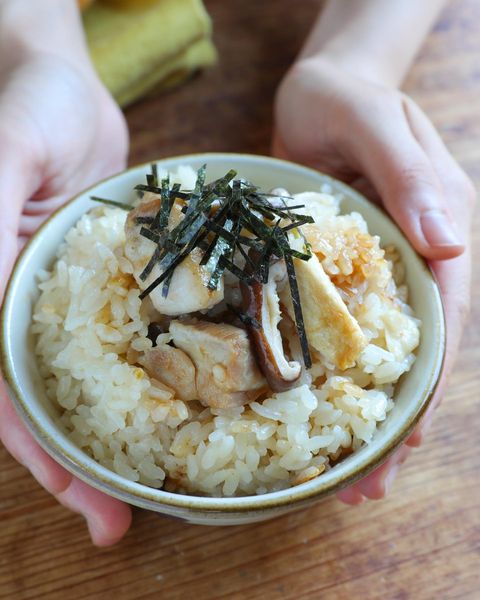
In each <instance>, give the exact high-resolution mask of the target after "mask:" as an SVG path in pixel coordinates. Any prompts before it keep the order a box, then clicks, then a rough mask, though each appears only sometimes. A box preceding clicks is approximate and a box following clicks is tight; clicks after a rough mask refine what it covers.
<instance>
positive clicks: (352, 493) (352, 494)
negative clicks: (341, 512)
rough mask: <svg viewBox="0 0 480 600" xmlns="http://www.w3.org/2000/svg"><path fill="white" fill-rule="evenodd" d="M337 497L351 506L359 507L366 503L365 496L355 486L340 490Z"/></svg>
mask: <svg viewBox="0 0 480 600" xmlns="http://www.w3.org/2000/svg"><path fill="white" fill-rule="evenodd" d="M336 496H337V499H338V500H340V502H343V503H344V504H348V505H349V506H358V505H359V504H362V503H363V502H365V496H363V495H362V494H361V493H360V491H359V490H357V489H356V488H355V487H354V486H350V487H348V488H345V489H344V490H340V491H339V492H337V494H336Z"/></svg>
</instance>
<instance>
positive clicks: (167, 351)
mask: <svg viewBox="0 0 480 600" xmlns="http://www.w3.org/2000/svg"><path fill="white" fill-rule="evenodd" d="M142 365H143V366H144V367H145V369H146V371H147V373H148V375H149V376H150V377H152V378H154V379H157V380H158V381H160V382H161V383H163V384H165V385H167V386H168V387H169V388H172V390H173V391H174V392H175V394H176V397H177V398H179V399H180V400H184V401H188V400H196V399H197V398H198V394H197V388H196V385H195V366H194V364H193V362H192V361H191V360H190V358H189V357H188V356H187V355H186V354H185V352H182V351H181V350H179V349H178V348H174V347H173V346H169V345H168V344H163V345H161V346H155V348H152V349H151V350H149V351H148V352H146V353H145V356H144V358H143V360H142Z"/></svg>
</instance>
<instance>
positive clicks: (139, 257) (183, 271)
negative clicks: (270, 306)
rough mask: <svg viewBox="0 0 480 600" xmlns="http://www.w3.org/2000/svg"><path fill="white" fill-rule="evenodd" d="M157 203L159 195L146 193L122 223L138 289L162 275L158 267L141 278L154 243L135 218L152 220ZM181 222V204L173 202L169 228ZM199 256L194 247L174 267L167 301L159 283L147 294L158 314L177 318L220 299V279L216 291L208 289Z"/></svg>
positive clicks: (145, 286)
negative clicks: (144, 233)
mask: <svg viewBox="0 0 480 600" xmlns="http://www.w3.org/2000/svg"><path fill="white" fill-rule="evenodd" d="M160 203H161V200H160V198H159V197H158V196H156V195H154V194H145V196H144V198H143V199H142V202H141V203H140V204H139V205H138V206H137V207H136V208H135V209H133V210H132V211H130V213H129V215H128V217H127V221H126V223H125V235H126V242H125V256H126V257H127V258H128V259H129V260H130V262H131V263H132V265H133V276H134V277H135V280H136V282H137V284H138V286H139V287H140V289H141V290H145V289H146V288H147V287H148V286H149V285H150V284H151V283H153V282H154V281H155V279H157V278H158V277H159V276H160V275H161V273H162V272H161V270H160V268H159V267H158V264H157V265H155V266H154V267H153V269H152V272H151V273H150V274H149V276H148V277H147V278H146V279H145V281H142V280H141V279H140V275H141V273H142V272H143V270H144V269H145V267H146V266H147V264H148V262H149V260H150V258H151V257H152V255H153V253H154V252H155V249H156V244H155V243H154V242H152V241H151V240H149V239H147V238H146V237H144V236H143V235H140V229H141V228H142V225H141V224H138V223H137V218H138V217H154V216H155V215H156V214H157V212H158V210H159V208H160ZM181 219H183V214H182V212H181V205H180V203H179V202H178V201H176V203H175V204H174V205H173V207H172V211H171V213H170V217H169V222H168V227H169V229H170V230H171V229H173V228H174V227H175V226H176V225H177V224H178V223H179V222H180V221H181ZM202 256H203V253H202V251H201V250H200V249H199V248H195V249H194V250H193V251H192V252H191V253H190V255H189V256H187V257H186V258H185V260H184V261H182V262H181V263H180V264H179V265H178V266H177V268H176V269H175V271H174V273H173V277H172V280H171V283H170V289H169V292H168V295H167V297H166V298H164V297H163V296H162V288H163V286H162V285H161V284H160V285H159V286H158V287H157V288H155V289H154V290H153V291H152V292H150V294H149V297H150V299H151V301H152V304H153V306H154V307H155V309H156V310H157V311H158V312H160V313H161V314H164V315H170V316H178V315H181V314H186V313H191V312H195V311H198V310H208V309H210V308H212V307H213V306H215V305H216V304H218V303H219V302H221V300H223V281H222V280H221V281H220V282H219V285H218V288H217V289H216V290H210V289H208V287H207V284H208V282H209V279H210V274H209V273H208V271H207V270H206V269H205V267H204V266H202V265H200V261H201V260H202Z"/></svg>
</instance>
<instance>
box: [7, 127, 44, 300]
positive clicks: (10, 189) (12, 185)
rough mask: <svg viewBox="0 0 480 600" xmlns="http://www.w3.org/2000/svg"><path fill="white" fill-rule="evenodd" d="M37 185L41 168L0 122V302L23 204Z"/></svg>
mask: <svg viewBox="0 0 480 600" xmlns="http://www.w3.org/2000/svg"><path fill="white" fill-rule="evenodd" d="M26 173H27V174H28V175H25V174H26ZM37 186H38V169H37V168H36V167H35V166H34V164H33V161H32V160H31V159H30V158H29V157H28V152H27V151H26V150H25V149H24V148H23V147H21V146H17V145H16V143H15V141H13V140H12V139H11V137H10V136H8V135H6V134H5V133H4V132H3V131H2V127H1V123H0V232H1V235H0V302H1V300H2V298H3V293H4V290H5V286H6V282H7V279H8V276H9V275H10V271H11V269H12V266H13V263H14V261H15V258H16V256H17V233H18V226H19V220H20V214H21V212H22V206H23V204H24V202H25V200H26V199H27V198H29V197H30V196H32V195H33V194H34V192H35V190H36V187H37Z"/></svg>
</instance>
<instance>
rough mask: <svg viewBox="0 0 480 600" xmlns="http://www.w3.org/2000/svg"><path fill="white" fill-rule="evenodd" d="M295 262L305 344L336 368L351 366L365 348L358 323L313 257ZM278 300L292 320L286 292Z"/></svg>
mask: <svg viewBox="0 0 480 600" xmlns="http://www.w3.org/2000/svg"><path fill="white" fill-rule="evenodd" d="M294 261H295V272H296V274H297V282H298V290H299V294H300V302H301V305H302V314H303V320H304V323H305V331H306V334H307V339H308V343H309V344H310V345H311V346H312V347H313V348H314V349H315V350H317V351H318V352H320V354H321V355H322V356H323V357H324V358H325V359H326V360H327V361H328V362H329V363H332V364H334V365H335V366H336V367H338V368H339V369H347V368H349V367H352V366H353V365H354V364H355V361H356V359H357V358H358V356H359V354H360V353H361V351H362V350H363V349H364V348H365V346H366V345H367V339H366V337H365V335H364V334H363V332H362V330H361V328H360V326H359V324H358V323H357V321H356V320H355V319H354V318H353V317H352V315H351V314H350V313H349V312H348V309H347V307H346V305H345V303H344V302H343V300H342V299H341V297H340V294H339V293H338V290H337V289H336V287H335V286H334V285H333V283H332V282H331V281H330V279H329V277H328V275H327V274H326V273H325V271H324V270H323V267H322V265H321V263H320V261H319V260H318V258H317V257H316V256H315V255H313V256H312V257H311V258H310V260H308V261H304V260H299V259H294ZM281 301H282V303H283V304H284V305H285V307H286V309H287V311H288V314H289V315H290V317H291V318H292V319H294V318H295V317H294V310H293V304H292V299H291V296H290V292H289V291H284V292H283V293H282V295H281Z"/></svg>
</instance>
